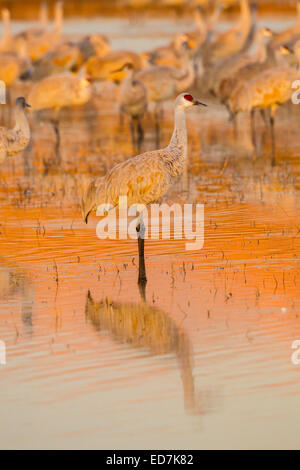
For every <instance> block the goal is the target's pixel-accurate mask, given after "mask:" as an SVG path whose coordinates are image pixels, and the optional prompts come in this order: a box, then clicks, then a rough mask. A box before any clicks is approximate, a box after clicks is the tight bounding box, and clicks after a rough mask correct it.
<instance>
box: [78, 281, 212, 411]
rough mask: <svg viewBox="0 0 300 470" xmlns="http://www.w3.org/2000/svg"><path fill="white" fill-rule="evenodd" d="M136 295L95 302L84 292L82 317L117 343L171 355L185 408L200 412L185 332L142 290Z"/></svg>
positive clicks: (191, 351)
mask: <svg viewBox="0 0 300 470" xmlns="http://www.w3.org/2000/svg"><path fill="white" fill-rule="evenodd" d="M140 294H141V301H140V303H129V302H128V303H127V302H114V301H112V300H109V299H108V298H105V299H103V300H101V301H95V300H94V298H93V297H92V295H91V292H90V291H88V293H87V296H86V306H85V314H86V319H87V320H88V321H89V322H90V323H91V324H92V325H93V327H94V328H95V330H96V331H99V332H100V331H106V332H109V333H110V334H111V336H112V338H113V339H114V341H116V342H117V343H120V344H126V345H130V346H131V347H132V348H143V349H146V350H148V351H149V353H150V354H151V355H160V356H163V355H170V354H173V355H174V356H175V357H176V358H177V360H178V365H179V368H180V373H181V380H182V385H183V394H184V406H185V409H186V410H187V411H189V412H192V413H193V414H204V407H203V403H202V400H201V398H200V397H199V399H197V394H196V392H195V379H194V375H193V350H192V345H191V342H190V339H189V337H188V335H187V334H186V332H185V331H184V330H183V329H182V328H181V327H180V326H178V325H177V324H176V323H175V321H174V320H173V319H172V318H171V317H170V316H169V315H168V314H167V313H165V312H164V311H163V310H162V309H160V308H157V307H153V306H150V305H149V304H148V303H147V302H146V300H145V291H144V290H143V289H140Z"/></svg>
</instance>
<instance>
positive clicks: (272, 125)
mask: <svg viewBox="0 0 300 470" xmlns="http://www.w3.org/2000/svg"><path fill="white" fill-rule="evenodd" d="M274 125H275V118H274V116H273V115H272V112H271V113H270V129H271V147H272V166H275V164H276V155H275V132H274Z"/></svg>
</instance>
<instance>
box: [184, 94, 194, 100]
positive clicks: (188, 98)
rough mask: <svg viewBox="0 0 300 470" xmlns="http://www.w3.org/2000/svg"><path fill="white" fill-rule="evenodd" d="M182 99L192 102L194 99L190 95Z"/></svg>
mask: <svg viewBox="0 0 300 470" xmlns="http://www.w3.org/2000/svg"><path fill="white" fill-rule="evenodd" d="M184 98H185V99H186V100H187V101H193V100H194V98H193V97H192V95H184Z"/></svg>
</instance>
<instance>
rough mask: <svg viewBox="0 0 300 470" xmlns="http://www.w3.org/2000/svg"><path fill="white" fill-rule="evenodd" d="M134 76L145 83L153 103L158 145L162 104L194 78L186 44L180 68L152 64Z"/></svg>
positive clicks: (149, 99)
mask: <svg viewBox="0 0 300 470" xmlns="http://www.w3.org/2000/svg"><path fill="white" fill-rule="evenodd" d="M135 78H136V79H137V80H141V81H142V82H143V83H144V84H145V85H146V88H147V94H148V101H149V102H153V103H154V104H155V109H154V119H155V133H156V146H159V144H160V142H159V141H160V122H159V120H160V118H161V115H162V104H163V103H164V102H165V101H167V100H170V99H174V97H175V96H176V95H177V94H178V93H181V92H183V91H184V90H185V89H188V88H189V87H191V86H192V85H193V83H194V80H195V68H194V64H193V63H192V61H191V60H190V57H189V52H188V46H187V45H186V46H185V53H184V55H183V57H182V67H181V68H176V67H165V66H159V65H153V66H150V67H147V68H145V69H143V70H141V71H139V72H137V73H136V74H135Z"/></svg>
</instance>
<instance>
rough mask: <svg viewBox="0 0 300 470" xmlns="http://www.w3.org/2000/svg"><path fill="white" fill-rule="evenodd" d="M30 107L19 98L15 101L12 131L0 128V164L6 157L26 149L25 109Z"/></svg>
mask: <svg viewBox="0 0 300 470" xmlns="http://www.w3.org/2000/svg"><path fill="white" fill-rule="evenodd" d="M30 107H31V106H30V105H29V104H28V103H26V101H25V98H23V97H22V96H20V97H19V98H17V99H16V104H15V109H14V114H15V127H14V128H13V129H7V128H6V127H0V163H1V162H2V161H3V160H4V159H5V158H6V157H11V156H13V155H16V154H17V153H19V152H21V151H22V150H24V149H25V147H27V145H28V143H29V141H30V127H29V124H28V120H27V117H26V115H25V109H26V108H30Z"/></svg>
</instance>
